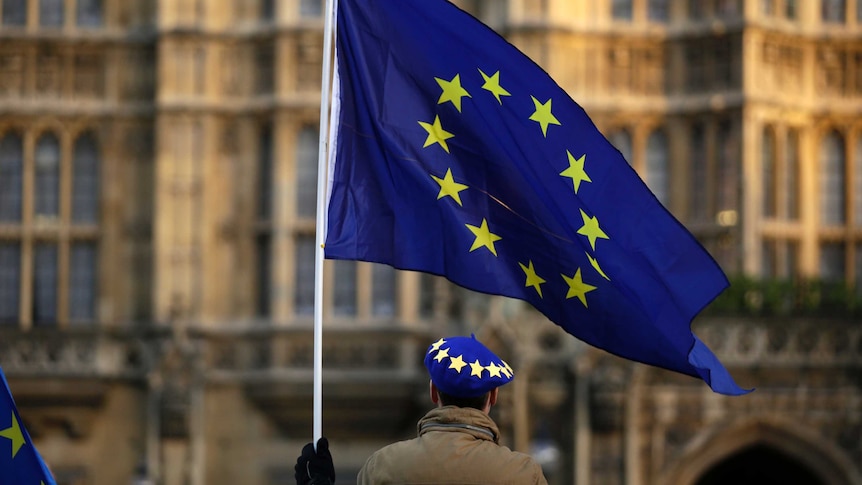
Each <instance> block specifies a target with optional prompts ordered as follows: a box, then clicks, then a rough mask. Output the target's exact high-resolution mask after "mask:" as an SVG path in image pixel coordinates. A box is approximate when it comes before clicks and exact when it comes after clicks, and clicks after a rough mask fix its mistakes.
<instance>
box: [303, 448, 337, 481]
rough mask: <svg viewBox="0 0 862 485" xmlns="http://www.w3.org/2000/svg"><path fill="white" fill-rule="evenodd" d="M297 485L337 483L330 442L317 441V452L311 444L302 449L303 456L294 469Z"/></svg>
mask: <svg viewBox="0 0 862 485" xmlns="http://www.w3.org/2000/svg"><path fill="white" fill-rule="evenodd" d="M293 469H294V470H295V471H296V473H295V475H294V476H295V477H296V485H332V484H334V483H335V466H334V465H333V464H332V454H330V453H329V440H327V439H326V438H320V439H319V440H317V452H316V453H315V451H314V445H312V444H311V443H308V444H306V445H305V446H303V447H302V454H301V455H299V458H297V459H296V466H295V467H294V468H293Z"/></svg>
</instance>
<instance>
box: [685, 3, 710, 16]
mask: <svg viewBox="0 0 862 485" xmlns="http://www.w3.org/2000/svg"><path fill="white" fill-rule="evenodd" d="M704 7H705V5H704V1H703V0H688V17H689V18H690V19H691V20H703V18H704V17H705V13H706V12H705V11H704Z"/></svg>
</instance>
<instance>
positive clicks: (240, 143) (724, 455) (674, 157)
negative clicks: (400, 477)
mask: <svg viewBox="0 0 862 485" xmlns="http://www.w3.org/2000/svg"><path fill="white" fill-rule="evenodd" d="M458 4H459V5H460V6H462V7H463V8H465V9H466V10H468V11H470V12H471V13H473V14H474V15H476V16H477V17H478V18H480V19H481V20H483V21H484V22H485V23H487V24H488V25H490V26H491V27H492V28H494V29H496V30H498V31H499V32H500V33H501V34H503V35H504V36H506V37H507V38H508V39H510V41H512V42H513V43H514V44H515V45H517V46H518V47H519V48H521V49H522V50H523V51H524V52H525V53H527V54H528V55H529V56H530V57H531V58H533V59H534V60H535V61H536V62H538V63H539V64H540V65H541V66H543V67H544V68H545V69H546V70H547V71H548V72H549V73H550V74H551V76H552V77H554V79H556V80H557V81H558V82H559V83H560V85H561V86H563V87H564V88H565V89H566V90H567V91H568V92H569V93H570V94H571V95H572V97H573V98H574V99H575V100H577V101H578V102H579V103H580V104H581V105H583V106H584V107H585V109H586V110H587V112H588V113H589V114H590V115H591V117H592V118H593V120H594V121H595V122H596V124H597V125H598V126H599V128H600V129H601V130H602V131H603V132H604V133H605V134H606V136H607V137H608V138H609V139H610V140H611V141H612V142H613V143H614V144H615V145H616V146H617V148H619V149H620V151H621V152H623V154H624V155H625V156H626V158H627V159H628V160H629V161H630V163H631V164H632V166H633V167H634V168H635V169H636V170H637V171H638V172H639V173H640V174H641V176H642V177H643V179H644V180H645V181H646V183H647V184H648V185H649V186H650V188H651V189H652V190H653V192H654V193H655V194H656V195H657V197H659V199H660V200H662V202H663V203H664V204H665V205H666V206H667V207H668V208H669V209H670V210H671V211H672V212H673V213H674V214H675V215H676V216H677V217H678V218H679V219H680V221H682V222H683V223H684V224H685V225H686V226H687V227H688V228H689V229H690V230H691V231H692V232H694V233H695V234H696V235H697V236H698V238H699V239H700V240H701V241H702V242H703V243H704V245H705V246H706V247H707V248H708V249H709V250H710V252H711V253H712V254H713V255H714V257H715V258H716V260H717V261H719V263H720V264H721V265H722V267H723V268H724V269H725V271H726V272H727V273H728V274H729V275H731V276H732V277H734V285H733V286H732V287H731V289H730V290H728V291H729V292H731V293H732V294H731V295H730V296H729V297H728V298H727V300H726V302H727V301H729V302H730V304H727V305H724V306H720V308H718V309H716V310H708V311H707V312H706V313H705V314H704V315H703V316H701V317H699V318H698V320H697V321H696V322H695V329H696V331H697V332H698V334H699V335H700V336H701V337H702V338H703V340H704V341H706V342H707V343H708V344H709V345H710V346H711V347H712V348H713V349H714V350H715V351H716V352H717V353H718V355H719V356H720V357H721V358H722V360H723V361H724V362H725V363H726V364H727V366H728V367H729V368H730V370H731V372H732V373H733V375H734V376H735V377H736V379H737V381H738V382H739V383H740V384H741V385H743V386H747V387H756V388H757V390H756V391H755V392H754V393H752V394H751V395H748V396H745V397H737V398H727V397H723V396H719V395H715V394H713V393H711V392H710V391H709V389H708V388H707V387H706V386H704V385H703V384H702V383H701V382H700V381H696V380H693V379H689V378H686V377H684V376H677V375H674V374H671V373H668V372H665V371H662V370H659V369H654V368H648V367H645V366H641V365H638V364H633V363H630V362H626V361H622V360H620V359H617V358H614V357H612V356H610V355H608V354H605V353H603V352H601V351H598V350H595V349H591V348H587V347H585V346H584V345H583V344H581V343H580V342H578V341H577V340H575V339H573V338H571V337H568V336H567V335H565V334H563V333H562V332H561V331H560V330H559V329H558V328H557V327H556V326H554V325H552V324H550V323H549V322H547V321H546V320H545V319H544V318H543V317H541V315H539V314H538V313H537V312H535V311H533V310H531V309H529V308H527V307H525V306H524V305H523V304H521V303H520V302H516V301H510V300H504V299H499V298H489V297H485V296H481V295H476V294H472V293H468V292H466V291H464V290H461V289H459V288H456V287H454V286H452V285H450V284H448V283H447V282H445V281H444V280H441V279H439V278H435V277H430V276H427V275H420V274H415V273H404V272H396V271H394V270H392V269H390V268H388V267H384V266H378V265H371V264H364V263H352V262H337V263H333V262H327V263H326V267H325V279H326V281H327V282H328V283H327V285H326V288H325V291H324V295H323V297H324V314H325V316H326V321H325V328H326V333H325V337H324V347H325V352H324V367H325V376H324V432H325V434H326V435H327V436H329V437H330V438H331V439H332V442H333V452H334V454H335V456H336V460H337V467H338V475H339V482H343V483H350V482H351V481H352V477H353V474H355V472H356V471H357V470H358V469H359V467H360V466H361V465H362V463H363V462H364V459H365V458H366V457H367V456H368V455H369V454H370V453H371V452H372V451H373V450H375V449H377V448H378V447H379V446H382V445H383V444H386V443H388V442H390V441H391V440H395V439H400V438H405V437H409V436H412V435H413V434H414V433H415V421H416V419H417V418H418V417H419V416H421V415H422V413H423V412H424V410H425V409H426V408H427V407H428V405H429V403H428V399H427V397H426V394H427V381H426V377H425V373H424V368H423V367H422V364H421V354H422V352H423V350H424V349H425V347H426V345H428V343H430V342H431V341H432V340H436V338H437V337H439V335H441V334H454V333H470V332H475V333H476V334H477V335H478V336H480V337H481V338H482V339H483V340H485V341H487V342H489V345H490V346H492V347H493V348H494V349H495V350H497V351H498V352H499V353H500V354H501V355H504V356H505V358H506V359H507V361H509V362H510V363H511V364H512V366H513V367H514V368H515V370H516V372H517V373H518V377H519V378H518V379H516V380H515V381H514V382H513V383H512V384H511V385H510V386H508V387H507V388H506V389H505V390H504V392H503V393H502V394H501V400H502V401H503V402H502V403H501V404H502V405H501V406H499V409H498V410H497V411H495V413H496V414H495V418H496V419H497V420H498V422H499V423H500V424H501V428H502V430H503V434H504V441H505V442H506V443H507V444H508V445H510V446H512V447H513V448H515V449H518V450H522V451H526V452H531V453H534V454H535V455H536V456H537V457H538V458H539V459H540V460H542V462H543V463H544V464H545V466H546V469H547V474H548V475H549V477H550V478H551V482H552V483H553V484H568V483H573V484H577V485H584V484H593V483H595V484H599V483H600V484H627V485H653V484H671V485H676V484H679V485H710V484H714V483H724V482H725V481H726V480H727V477H728V476H733V477H734V481H735V482H740V483H770V480H772V481H776V482H777V481H782V482H784V483H812V484H828V485H832V484H836V485H844V484H860V483H862V467H860V465H859V464H860V463H862V325H860V324H859V322H860V321H862V315H860V313H859V306H858V302H859V300H860V296H862V116H860V115H859V114H860V113H862V0H759V1H754V0H751V1H749V0H689V1H683V0H596V1H572V0H461V1H459V2H458ZM323 8H324V7H323V2H322V1H321V0H0V365H2V367H3V370H4V372H5V373H6V375H7V377H8V378H9V380H10V384H11V386H12V389H13V392H14V394H15V397H16V400H17V401H18V404H19V407H20V411H21V414H22V416H23V418H24V420H25V424H26V426H27V428H28V429H29V430H30V432H31V434H32V435H33V437H34V439H35V442H36V444H37V446H38V448H39V450H40V452H41V453H42V454H43V456H44V457H45V458H46V460H47V461H48V462H49V464H50V466H51V468H52V469H53V471H54V472H55V474H56V475H57V478H58V483H60V484H63V485H115V484H124V483H146V482H145V480H147V479H149V480H152V482H153V483H158V484H163V485H185V484H191V485H203V484H204V483H206V484H214V485H219V484H233V483H244V484H249V485H271V484H272V485H274V484H280V483H291V482H292V465H293V462H294V460H295V457H296V455H297V453H298V451H299V449H300V447H301V445H302V444H304V443H305V442H307V441H309V439H310V435H311V380H312V371H311V347H312V335H311V320H312V311H313V299H314V294H313V285H312V281H313V275H314V265H313V258H312V254H313V250H314V224H315V222H314V218H315V200H316V192H315V191H316V189H315V187H316V164H317V155H318V128H317V127H318V123H319V103H320V85H321V64H322V63H321V59H322V56H321V53H322V48H323ZM752 281H754V282H755V283H752ZM758 281H759V282H761V283H756V282H758ZM784 281H796V282H797V283H798V282H812V283H810V284H808V286H805V285H802V286H803V287H804V289H803V290H798V288H799V285H793V284H792V283H791V284H790V285H791V286H782V284H780V283H781V282H784ZM762 282H779V283H776V285H772V286H770V285H765V284H762ZM739 288H742V289H743V290H744V291H740V290H739ZM830 288H831V290H830ZM836 288H838V290H835V289H836ZM726 302H725V303H726ZM716 304H719V302H716ZM0 427H3V424H2V422H0ZM0 441H2V440H0ZM0 446H2V443H0ZM750 463H757V464H758V466H757V469H758V472H757V473H758V474H752V475H751V476H742V475H740V474H739V472H738V471H739V470H741V469H747V468H746V465H748V464H750ZM745 480H747V481H745Z"/></svg>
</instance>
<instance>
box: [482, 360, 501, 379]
mask: <svg viewBox="0 0 862 485" xmlns="http://www.w3.org/2000/svg"><path fill="white" fill-rule="evenodd" d="M485 368H486V369H488V375H489V376H490V377H503V376H501V375H500V371H501V370H503V369H504V368H505V367H500V366H498V365H497V364H495V363H493V362H491V363H490V364H489V365H486V366H485Z"/></svg>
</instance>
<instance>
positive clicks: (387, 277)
mask: <svg viewBox="0 0 862 485" xmlns="http://www.w3.org/2000/svg"><path fill="white" fill-rule="evenodd" d="M371 268H372V273H371V284H372V295H371V313H372V315H374V316H375V317H394V316H395V297H396V291H395V289H396V288H395V269H394V268H393V267H392V266H389V265H385V264H373V265H372V266H371Z"/></svg>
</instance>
